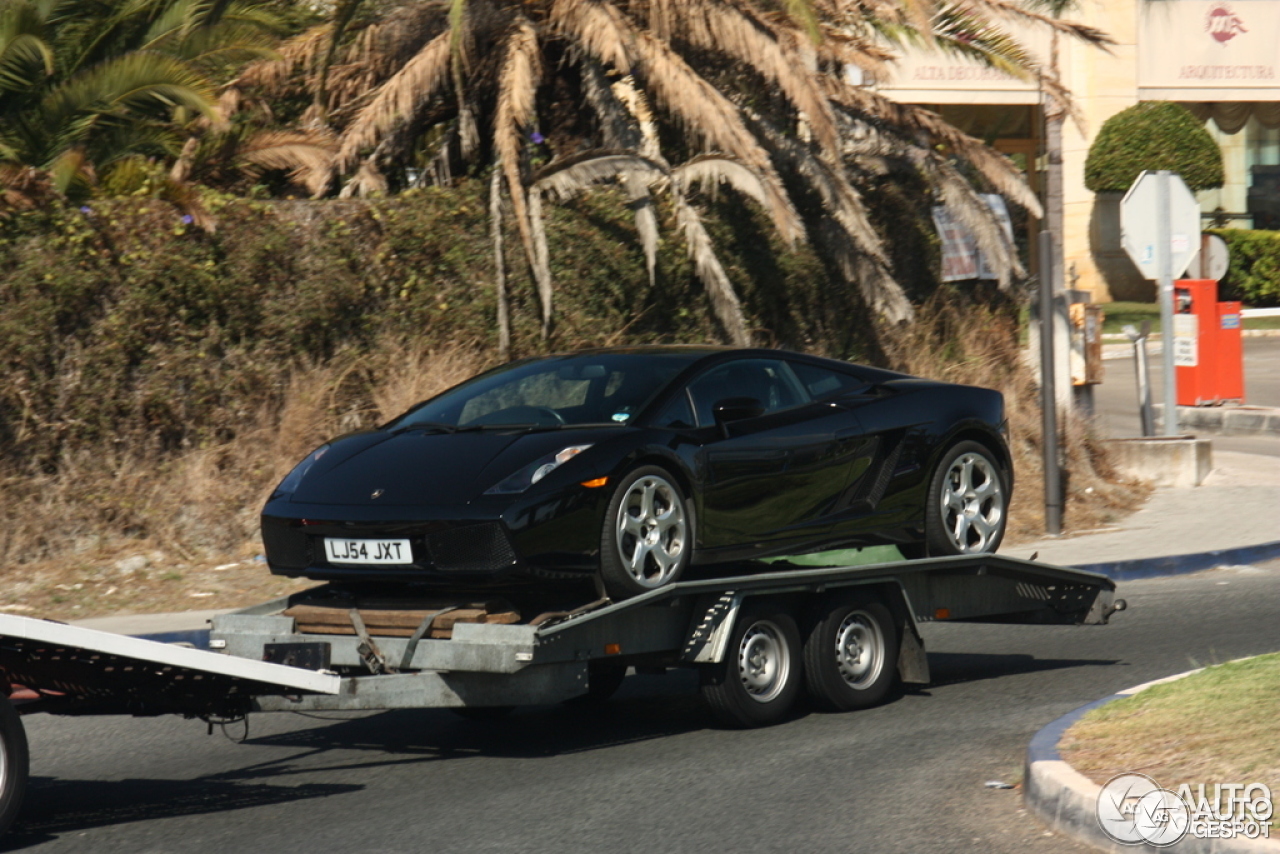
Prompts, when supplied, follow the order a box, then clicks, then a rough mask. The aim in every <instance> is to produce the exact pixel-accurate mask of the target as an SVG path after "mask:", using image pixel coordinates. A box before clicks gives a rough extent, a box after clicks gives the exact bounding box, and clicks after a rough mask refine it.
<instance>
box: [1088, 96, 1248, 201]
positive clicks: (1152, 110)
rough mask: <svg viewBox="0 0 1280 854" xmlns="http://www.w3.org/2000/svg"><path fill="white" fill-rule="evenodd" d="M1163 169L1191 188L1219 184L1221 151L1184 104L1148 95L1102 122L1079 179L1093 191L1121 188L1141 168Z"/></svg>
mask: <svg viewBox="0 0 1280 854" xmlns="http://www.w3.org/2000/svg"><path fill="white" fill-rule="evenodd" d="M1146 169H1151V170H1161V169H1167V170H1168V171H1170V172H1176V173H1177V174H1179V175H1181V176H1182V180H1183V181H1185V182H1186V184H1187V186H1188V187H1190V188H1191V189H1192V190H1193V191H1197V192H1198V191H1200V190H1208V189H1212V188H1214V187H1221V186H1222V183H1223V173H1222V152H1221V151H1219V150H1218V146H1217V144H1216V143H1215V142H1214V141H1213V137H1211V136H1210V135H1209V132H1208V131H1206V130H1205V129H1204V126H1203V125H1202V124H1201V123H1200V122H1199V121H1197V120H1196V117H1195V116H1193V115H1191V113H1190V112H1189V111H1188V110H1187V109H1186V108H1185V107H1183V106H1181V105H1179V104H1174V103H1172V102H1169V101H1147V102H1144V103H1141V104H1135V105H1134V106H1132V107H1129V108H1128V109H1127V110H1121V111H1120V112H1118V113H1116V114H1115V115H1114V116H1112V117H1111V118H1109V119H1107V120H1106V122H1104V123H1103V125H1102V129H1101V130H1100V131H1098V136H1097V138H1096V139H1095V140H1094V141H1093V145H1091V146H1089V156H1088V158H1087V159H1086V160H1085V164H1084V184H1085V186H1086V187H1088V188H1089V189H1090V190H1092V191H1093V192H1095V193H1104V192H1124V191H1125V190H1128V189H1129V187H1130V186H1132V184H1133V182H1134V181H1135V180H1136V179H1137V177H1138V175H1139V174H1140V173H1141V172H1143V170H1146Z"/></svg>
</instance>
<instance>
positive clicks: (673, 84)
mask: <svg viewBox="0 0 1280 854" xmlns="http://www.w3.org/2000/svg"><path fill="white" fill-rule="evenodd" d="M635 41H636V46H637V54H638V55H639V57H640V59H641V61H642V62H643V66H644V70H645V74H646V77H647V80H648V83H649V85H650V86H651V87H652V89H653V91H654V94H655V95H656V96H657V98H658V100H659V101H661V102H662V103H663V104H664V105H665V106H666V107H667V109H668V110H670V111H671V112H672V113H674V114H675V115H676V116H678V117H679V118H680V119H681V120H682V121H683V122H684V123H685V125H686V127H688V128H689V130H691V131H692V132H693V133H695V134H696V135H697V136H700V137H702V138H703V139H704V140H706V142H707V143H708V144H709V145H710V146H712V147H713V148H719V149H721V150H723V151H727V152H728V153H730V154H732V155H733V156H734V157H735V158H737V159H738V160H740V161H741V162H742V163H744V164H745V165H747V166H748V167H750V168H751V170H752V171H754V172H755V173H757V174H758V175H759V176H760V178H761V182H762V184H763V185H764V191H765V205H764V207H765V211H766V212H767V213H768V214H769V216H770V218H771V219H772V220H773V223H774V227H775V228H777V230H778V233H779V234H781V235H782V238H783V239H784V240H786V241H787V242H788V243H792V244H794V243H796V242H798V241H802V240H804V225H803V223H801V221H800V216H799V214H797V213H796V210H795V207H794V206H792V204H791V198H790V196H788V195H787V191H786V189H785V188H784V187H783V186H782V179H781V178H780V177H778V173H777V172H776V171H775V170H774V168H773V164H772V163H771V162H770V161H769V155H768V152H766V151H765V150H764V148H763V147H762V146H761V145H760V143H759V142H757V141H756V138H755V137H754V136H753V135H752V134H751V131H750V130H748V128H747V126H746V124H745V123H744V122H743V119H742V113H741V111H740V110H739V109H738V108H737V107H736V106H734V105H733V103H732V102H730V101H729V100H728V99H727V98H726V97H725V96H724V95H723V94H721V93H720V91H719V90H717V89H716V88H715V87H714V86H712V85H711V84H710V83H709V82H707V80H706V78H704V77H702V75H700V74H698V73H697V72H696V71H694V70H693V69H692V68H691V67H690V66H689V65H688V63H686V62H685V61H684V59H683V58H681V57H680V55H679V54H677V53H676V52H675V51H673V50H672V49H671V47H670V46H669V45H666V44H664V43H662V42H659V41H657V40H656V39H654V38H652V37H651V36H649V35H648V34H647V33H639V32H638V33H635Z"/></svg>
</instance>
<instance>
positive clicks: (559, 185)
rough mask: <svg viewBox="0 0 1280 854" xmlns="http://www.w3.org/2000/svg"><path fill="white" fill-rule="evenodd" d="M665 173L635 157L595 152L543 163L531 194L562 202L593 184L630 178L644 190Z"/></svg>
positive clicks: (654, 163) (664, 169)
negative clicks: (634, 178) (637, 182)
mask: <svg viewBox="0 0 1280 854" xmlns="http://www.w3.org/2000/svg"><path fill="white" fill-rule="evenodd" d="M667 172H668V169H667V166H666V164H664V163H659V162H658V161H656V160H650V159H649V158H647V157H641V156H640V155H638V154H630V153H628V152H625V151H610V150H607V149H603V150H602V149H596V150H594V151H583V152H580V153H578V154H575V155H573V156H572V157H566V158H564V159H563V160H557V161H555V162H553V163H549V164H547V165H546V166H544V167H543V168H542V169H540V170H539V171H538V173H537V174H536V175H534V176H533V182H532V184H533V190H534V191H535V192H538V193H554V194H555V196H556V199H557V201H560V202H566V201H568V200H569V199H572V198H574V197H575V196H579V195H581V194H582V193H584V192H586V191H587V190H589V189H591V187H592V186H593V185H595V184H601V183H605V182H607V181H613V180H615V179H618V178H622V177H626V176H630V175H634V176H635V177H637V178H640V179H641V180H642V181H643V182H644V184H643V186H646V187H647V186H648V185H649V184H652V183H655V182H657V181H659V180H661V179H663V178H665V177H666V176H667Z"/></svg>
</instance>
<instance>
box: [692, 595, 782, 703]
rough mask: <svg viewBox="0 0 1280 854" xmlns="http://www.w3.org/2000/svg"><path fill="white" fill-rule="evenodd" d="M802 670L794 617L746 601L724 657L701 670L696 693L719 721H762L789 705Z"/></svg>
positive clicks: (775, 609) (766, 605) (772, 608)
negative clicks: (699, 684) (699, 685)
mask: <svg viewBox="0 0 1280 854" xmlns="http://www.w3.org/2000/svg"><path fill="white" fill-rule="evenodd" d="M803 669H804V663H803V659H802V656H801V652H800V630H799V629H798V628H796V621H795V620H794V619H792V618H791V615H790V614H787V613H786V612H784V611H781V610H778V609H777V608H776V607H771V606H769V605H768V604H767V603H761V604H759V605H754V606H753V605H752V604H751V603H748V605H747V606H745V607H744V608H743V609H742V611H741V612H740V613H739V614H738V619H737V621H736V622H735V623H734V626H733V632H732V634H730V636H729V644H728V646H727V647H726V649H725V656H724V661H722V662H720V663H719V664H718V665H715V666H712V667H707V668H705V669H704V670H703V671H702V685H701V692H702V697H703V699H705V700H706V702H707V705H708V706H710V708H711V712H712V714H714V715H715V716H716V718H717V719H718V720H719V721H720V722H721V723H723V724H726V725H728V726H732V727H743V728H746V727H758V726H768V725H770V724H775V723H778V722H779V721H781V720H782V719H783V718H785V717H786V715H787V712H789V711H790V710H791V706H792V705H793V704H794V702H795V699H796V696H797V695H798V694H799V693H800V685H801V683H802V682H803V679H804V676H803V673H802V671H803Z"/></svg>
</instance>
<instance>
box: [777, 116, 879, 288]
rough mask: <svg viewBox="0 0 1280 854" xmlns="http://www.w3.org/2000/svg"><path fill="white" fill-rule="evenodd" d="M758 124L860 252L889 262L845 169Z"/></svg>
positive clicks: (780, 154) (860, 197) (877, 260)
mask: <svg viewBox="0 0 1280 854" xmlns="http://www.w3.org/2000/svg"><path fill="white" fill-rule="evenodd" d="M758 123H759V125H760V127H761V128H762V130H763V131H764V133H765V135H766V136H767V137H768V139H769V141H770V143H771V144H772V145H773V146H774V150H775V151H776V152H777V153H778V156H779V157H781V158H783V159H785V160H786V161H787V162H788V163H789V164H790V166H791V168H792V169H794V170H795V171H796V172H797V173H798V174H799V175H800V176H801V177H802V178H803V179H804V180H805V182H806V183H807V184H808V185H809V186H810V187H811V188H812V189H813V190H814V191H816V192H817V194H818V197H819V198H821V199H822V204H823V207H824V208H826V210H827V211H828V212H829V213H830V214H831V216H832V217H833V218H834V219H835V221H836V223H838V225H839V229H840V230H841V231H842V232H843V233H844V235H845V239H847V240H849V241H851V242H852V244H853V246H855V247H857V251H858V252H860V253H862V254H864V255H868V256H870V257H871V258H872V259H873V260H874V261H875V262H876V263H877V264H881V265H885V264H888V259H887V258H886V256H885V252H884V246H883V244H882V242H881V240H880V236H879V235H878V234H877V233H876V230H875V227H874V226H872V224H871V220H870V219H869V218H868V217H867V210H866V205H865V204H864V203H863V201H862V194H861V193H859V192H858V190H857V188H856V187H854V186H853V184H851V183H850V182H849V178H848V176H847V175H846V174H845V172H844V170H843V169H839V168H832V167H831V166H829V165H828V164H827V163H825V162H824V161H822V160H819V159H818V158H817V157H815V156H814V155H813V153H812V152H811V151H809V149H808V148H807V147H805V146H804V145H802V144H800V143H799V142H796V141H795V140H793V139H790V138H789V137H787V136H785V135H784V134H782V133H780V132H779V131H778V130H777V129H776V128H774V127H772V126H771V125H770V124H769V123H768V122H765V121H763V120H760V121H759V122H758ZM893 287H894V288H895V289H896V290H898V291H899V292H901V290H902V289H901V288H900V287H899V286H898V285H897V283H896V282H895V283H894V285H893Z"/></svg>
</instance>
